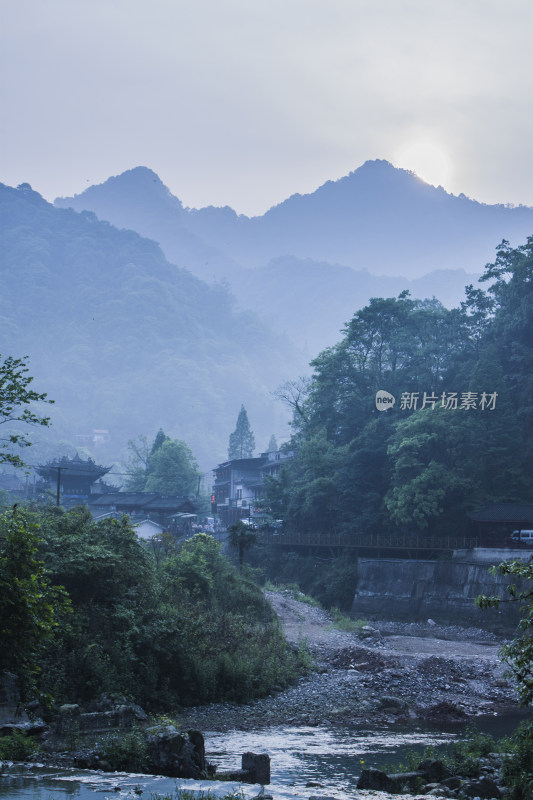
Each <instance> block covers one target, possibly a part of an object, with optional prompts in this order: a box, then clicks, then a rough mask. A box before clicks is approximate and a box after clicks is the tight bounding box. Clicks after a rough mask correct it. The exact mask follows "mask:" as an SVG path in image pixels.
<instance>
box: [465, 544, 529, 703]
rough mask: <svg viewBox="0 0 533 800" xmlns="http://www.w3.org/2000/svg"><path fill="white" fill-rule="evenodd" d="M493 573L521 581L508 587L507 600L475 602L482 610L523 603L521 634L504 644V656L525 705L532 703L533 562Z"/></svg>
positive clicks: (503, 566) (506, 566)
mask: <svg viewBox="0 0 533 800" xmlns="http://www.w3.org/2000/svg"><path fill="white" fill-rule="evenodd" d="M491 572H492V573H493V574H496V573H499V574H500V575H509V576H512V577H514V578H516V579H517V580H518V582H519V583H520V586H517V584H516V583H515V582H513V583H511V584H509V586H508V587H507V591H508V594H509V597H508V598H506V599H505V598H501V597H486V596H485V595H481V596H480V597H478V598H477V600H476V602H477V604H478V605H479V606H480V607H481V608H489V607H496V608H497V607H498V606H499V605H500V603H502V602H505V600H507V602H515V603H520V604H521V605H522V608H523V613H522V616H521V619H520V622H519V625H518V629H519V631H520V633H519V635H518V636H517V637H515V638H514V639H513V641H512V642H511V643H510V644H508V645H505V646H504V647H503V648H502V650H501V654H502V655H503V657H504V659H505V660H506V661H507V663H508V664H509V666H510V668H511V671H512V673H513V675H514V677H515V680H516V684H517V690H518V694H519V697H520V700H521V702H522V704H523V705H528V704H530V703H532V702H533V559H530V560H529V561H504V562H503V563H501V564H499V565H498V566H496V567H492V568H491Z"/></svg>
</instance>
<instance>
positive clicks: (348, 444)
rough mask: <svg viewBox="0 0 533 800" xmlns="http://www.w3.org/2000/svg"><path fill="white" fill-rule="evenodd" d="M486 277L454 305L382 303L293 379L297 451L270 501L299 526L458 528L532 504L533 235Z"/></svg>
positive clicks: (289, 389)
mask: <svg viewBox="0 0 533 800" xmlns="http://www.w3.org/2000/svg"><path fill="white" fill-rule="evenodd" d="M482 280H484V281H487V283H482V284H480V286H479V287H470V288H469V289H468V290H467V300H466V301H465V302H464V303H463V304H462V306H461V307H460V308H455V309H452V310H447V309H445V308H444V307H443V306H442V305H441V304H439V303H438V302H437V301H424V302H421V301H416V300H413V299H412V298H410V297H409V296H408V295H407V294H406V293H402V294H400V295H399V296H398V297H397V298H389V299H374V300H372V301H371V302H370V304H369V305H368V306H366V307H365V308H363V309H362V310H361V311H358V312H357V313H356V314H355V315H354V316H353V317H352V319H351V320H350V322H349V323H348V324H347V326H346V328H345V332H344V333H345V335H344V337H343V339H342V340H341V341H340V342H339V343H338V344H337V345H335V346H334V347H331V348H329V349H327V350H325V351H323V352H322V353H321V354H320V355H319V356H318V357H317V358H316V359H315V360H314V361H313V362H312V366H313V367H314V375H313V378H312V380H311V381H310V382H309V384H308V385H305V384H302V382H298V381H294V382H291V383H289V384H287V385H286V386H285V388H284V391H283V395H284V397H285V399H286V401H287V403H288V404H289V405H290V406H291V407H292V409H293V414H294V421H293V426H294V435H293V441H292V443H291V447H293V448H294V449H296V450H297V457H296V458H295V459H293V460H292V461H290V462H288V464H287V466H286V467H284V470H283V474H282V476H281V477H280V478H279V479H277V480H273V481H271V483H270V503H271V505H272V508H273V513H274V514H275V516H283V517H284V519H285V522H286V525H287V527H288V528H289V529H293V530H300V531H305V532H314V531H317V532H318V531H320V532H329V531H332V530H336V531H341V532H342V531H344V532H352V531H360V532H379V531H392V530H396V531H407V532H427V533H431V534H440V533H445V532H447V533H454V534H455V533H461V532H465V531H466V529H467V524H468V520H467V517H466V512H467V511H469V510H471V509H473V508H476V507H480V506H482V505H484V504H485V503H487V502H498V501H501V502H513V501H515V502H523V503H524V502H525V503H527V502H532V501H533V486H532V484H531V474H532V470H533V349H532V343H533V237H530V238H528V240H527V243H526V244H525V245H522V246H520V247H519V248H517V249H513V248H511V247H510V246H509V245H508V244H506V243H504V244H502V245H501V246H500V248H499V249H498V253H497V259H496V261H495V262H494V263H493V264H491V265H487V267H486V269H485V272H484V275H483V278H482ZM487 286H488V287H489V288H488V289H487ZM379 390H384V391H386V392H389V393H390V394H392V395H393V396H394V398H395V400H396V402H395V404H394V406H392V407H387V406H385V408H387V409H388V410H384V411H380V410H378V408H377V404H376V392H378V391H379Z"/></svg>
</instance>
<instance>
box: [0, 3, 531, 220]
mask: <svg viewBox="0 0 533 800" xmlns="http://www.w3.org/2000/svg"><path fill="white" fill-rule="evenodd" d="M0 10H1V18H0V58H1V60H2V67H1V72H0V113H1V129H0V162H1V163H0V166H1V170H0V182H3V183H7V184H9V185H17V184H19V183H21V182H23V181H27V182H29V183H31V184H32V186H33V187H34V189H36V190H37V191H39V192H41V194H43V195H44V196H45V197H46V198H47V199H53V198H54V197H55V196H56V195H69V194H73V193H77V192H80V191H82V190H83V189H84V188H85V187H86V186H88V185H89V184H91V183H100V182H102V181H103V180H105V179H106V178H107V177H109V176H110V175H116V174H118V173H120V172H122V171H124V170H125V169H129V168H131V167H134V166H138V165H145V166H148V167H151V168H152V169H153V170H155V171H156V172H157V173H158V174H159V176H160V177H161V179H162V180H163V182H164V183H166V184H167V185H168V186H169V187H170V189H171V190H172V192H173V193H174V194H176V195H177V196H178V197H180V199H181V200H182V201H183V203H184V204H185V205H187V206H195V207H199V206H203V205H209V204H213V205H226V204H227V205H231V206H232V207H233V208H235V209H236V210H237V211H239V212H242V213H247V214H254V213H262V212H263V211H265V210H266V209H267V208H268V207H269V206H271V205H273V204H275V203H277V202H280V201H281V200H283V199H285V198H286V197H288V196H289V195H290V194H293V193H295V192H300V193H305V192H310V191H313V190H314V189H315V188H316V187H317V186H319V185H320V184H322V183H324V181H326V180H328V179H336V178H339V177H341V176H342V175H345V174H347V173H348V172H350V171H351V170H353V169H355V168H357V167H358V166H360V165H361V164H362V163H363V162H364V161H366V160H367V159H373V158H385V159H387V160H389V161H391V162H392V163H393V164H395V165H397V166H403V167H406V168H408V169H413V170H414V171H416V172H418V174H419V175H420V176H421V177H423V178H425V179H426V180H428V181H429V182H430V183H436V184H439V183H440V184H442V185H443V186H444V187H445V188H446V189H448V190H449V191H451V192H454V193H456V194H458V193H459V192H464V193H465V194H467V195H469V196H470V197H474V198H476V199H478V200H482V201H484V202H489V203H492V202H513V203H525V204H527V205H532V206H533V158H532V151H533V104H532V103H531V92H532V89H531V83H532V78H533V69H532V67H533V47H532V46H531V40H532V34H533V3H532V2H531V0H498V1H496V0H0Z"/></svg>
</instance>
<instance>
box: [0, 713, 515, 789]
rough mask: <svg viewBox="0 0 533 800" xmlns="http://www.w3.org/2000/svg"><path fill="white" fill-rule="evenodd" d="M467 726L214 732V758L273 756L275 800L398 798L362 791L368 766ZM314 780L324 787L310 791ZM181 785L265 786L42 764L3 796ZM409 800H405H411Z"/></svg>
mask: <svg viewBox="0 0 533 800" xmlns="http://www.w3.org/2000/svg"><path fill="white" fill-rule="evenodd" d="M517 722H518V719H517V717H516V716H513V717H499V718H496V719H492V720H491V719H489V720H486V719H485V720H483V722H482V723H481V724H480V725H479V728H480V729H482V730H485V731H487V732H490V733H493V734H494V735H496V736H500V735H505V734H507V733H510V732H511V730H512V729H513V728H514V727H515V726H516V724H517ZM464 732H465V730H464V727H457V726H454V727H451V728H450V729H448V730H442V729H440V730H439V729H437V728H432V727H430V726H427V725H426V726H424V725H419V724H414V723H413V724H412V725H408V726H403V727H399V726H394V727H392V728H383V729H381V730H380V729H375V728H373V729H371V730H370V729H364V728H361V727H357V728H349V727H340V726H335V727H334V726H328V727H272V728H265V729H263V730H259V731H257V732H253V733H252V732H242V731H229V732H225V733H218V732H217V733H206V734H205V739H206V752H207V757H208V760H209V761H210V762H212V763H214V764H216V765H217V766H218V767H220V768H221V769H238V768H239V767H240V756H241V754H242V753H243V752H246V751H252V752H255V753H268V754H269V755H270V758H271V771H272V777H271V784H270V786H269V787H268V790H267V791H268V793H270V794H272V795H273V796H274V798H275V800H295V799H296V798H303V799H305V798H308V797H310V796H312V795H317V794H327V795H330V796H336V797H350V798H363V797H367V796H371V797H373V798H376V800H377V799H378V798H380V797H381V798H391V797H392V796H391V795H384V794H380V793H376V792H372V793H370V794H369V795H368V794H367V793H366V792H361V791H359V792H358V791H357V790H356V789H355V786H356V783H357V778H358V776H359V775H360V773H361V770H362V769H363V768H364V767H383V766H384V765H391V764H393V763H394V764H397V763H398V762H400V761H402V759H405V757H406V754H407V751H408V750H412V749H414V750H417V751H418V752H422V750H423V749H424V747H426V746H427V745H430V744H432V745H435V746H437V747H439V746H442V745H444V744H446V743H447V742H450V741H452V740H453V739H456V738H460V737H461V736H462V735H464ZM308 781H312V782H314V783H318V784H320V785H321V786H319V787H309V788H306V783H307V782H308ZM177 788H187V789H189V790H194V791H195V792H203V793H204V794H205V793H206V792H207V791H209V793H210V796H211V797H213V796H216V795H218V796H220V795H224V794H227V793H228V791H241V790H242V793H243V796H244V798H251V797H254V796H255V795H257V793H258V791H259V789H260V787H259V786H255V787H254V786H246V785H240V784H233V783H231V784H229V783H221V782H213V781H202V782H200V781H178V780H176V779H174V778H164V777H157V776H153V775H136V774H129V773H102V772H98V771H94V770H79V769H55V768H52V767H43V766H38V765H26V764H25V765H13V766H12V767H9V768H8V770H7V772H6V773H5V774H4V775H2V776H1V777H0V798H1V799H2V800H7V798H17V800H30V798H31V800H64V798H67V797H68V798H76V800H99V799H100V798H122V800H126V799H127V800H133V798H137V799H138V798H139V797H140V798H141V800H152V798H153V797H154V796H158V795H160V796H163V797H169V796H170V797H172V796H173V794H174V792H175V791H176V789H177ZM404 800H405V797H404Z"/></svg>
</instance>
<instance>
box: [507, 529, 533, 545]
mask: <svg viewBox="0 0 533 800" xmlns="http://www.w3.org/2000/svg"><path fill="white" fill-rule="evenodd" d="M511 541H513V542H521V543H522V544H529V545H531V546H532V547H533V531H529V530H527V531H526V530H522V531H513V532H512V534H511Z"/></svg>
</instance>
